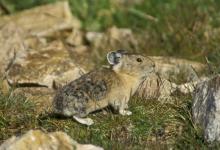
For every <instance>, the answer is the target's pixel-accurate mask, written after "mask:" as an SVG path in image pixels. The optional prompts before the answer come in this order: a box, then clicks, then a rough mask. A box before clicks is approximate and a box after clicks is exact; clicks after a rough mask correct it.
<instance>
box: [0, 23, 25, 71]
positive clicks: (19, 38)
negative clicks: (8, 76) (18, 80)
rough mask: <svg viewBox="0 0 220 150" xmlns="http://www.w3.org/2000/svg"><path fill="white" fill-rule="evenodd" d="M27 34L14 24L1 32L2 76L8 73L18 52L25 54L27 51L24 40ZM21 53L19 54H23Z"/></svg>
mask: <svg viewBox="0 0 220 150" xmlns="http://www.w3.org/2000/svg"><path fill="white" fill-rule="evenodd" d="M25 36H26V33H25V32H24V30H23V29H21V28H19V27H17V26H16V25H15V24H14V23H8V24H6V25H5V26H3V27H2V28H1V30H0V74H2V73H5V71H7V69H8V68H7V67H8V66H9V64H10V63H11V62H12V61H13V59H14V57H15V55H17V53H18V52H21V53H24V51H25V50H26V49H27V47H26V45H25V43H24V38H25ZM21 53H19V54H21Z"/></svg>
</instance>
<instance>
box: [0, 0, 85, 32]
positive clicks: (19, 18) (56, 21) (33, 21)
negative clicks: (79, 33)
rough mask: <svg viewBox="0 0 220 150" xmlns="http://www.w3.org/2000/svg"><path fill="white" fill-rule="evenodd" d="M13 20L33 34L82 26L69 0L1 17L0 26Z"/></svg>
mask: <svg viewBox="0 0 220 150" xmlns="http://www.w3.org/2000/svg"><path fill="white" fill-rule="evenodd" d="M9 22H13V23H15V24H16V26H19V27H21V28H23V29H24V30H26V31H28V32H29V34H30V35H33V36H48V35H51V34H52V33H54V32H57V31H61V30H66V29H72V28H80V26H81V23H80V21H79V20H78V19H77V18H76V17H74V16H73V15H72V13H71V10H70V7H69V4H68V2H67V1H63V2H57V3H52V4H48V5H44V6H38V7H35V8H32V9H29V10H24V11H22V12H19V13H16V14H13V15H10V16H3V17H1V18H0V27H1V26H3V25H5V24H8V23H9Z"/></svg>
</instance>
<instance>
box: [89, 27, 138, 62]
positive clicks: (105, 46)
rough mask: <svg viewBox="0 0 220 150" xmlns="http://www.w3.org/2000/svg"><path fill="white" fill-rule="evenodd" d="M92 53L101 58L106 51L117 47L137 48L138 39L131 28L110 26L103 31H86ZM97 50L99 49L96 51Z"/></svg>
mask: <svg viewBox="0 0 220 150" xmlns="http://www.w3.org/2000/svg"><path fill="white" fill-rule="evenodd" d="M85 37H86V39H87V41H88V42H89V43H90V45H91V49H92V50H93V54H94V55H95V57H96V58H98V59H101V58H102V57H103V55H105V54H106V52H107V51H113V50H117V49H121V48H122V49H126V50H134V51H136V50H137V47H138V41H137V39H136V37H135V36H134V34H133V32H132V30H131V29H128V28H117V27H111V28H109V29H108V30H107V31H106V32H105V33H99V32H88V33H86V35H85ZM98 50H99V51H98Z"/></svg>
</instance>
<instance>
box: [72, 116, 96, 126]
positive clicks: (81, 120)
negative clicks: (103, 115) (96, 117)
mask: <svg viewBox="0 0 220 150" xmlns="http://www.w3.org/2000/svg"><path fill="white" fill-rule="evenodd" d="M73 118H74V119H75V120H76V121H77V122H79V123H81V124H85V125H87V126H91V125H92V124H94V121H93V120H92V119H91V118H79V117H76V116H73Z"/></svg>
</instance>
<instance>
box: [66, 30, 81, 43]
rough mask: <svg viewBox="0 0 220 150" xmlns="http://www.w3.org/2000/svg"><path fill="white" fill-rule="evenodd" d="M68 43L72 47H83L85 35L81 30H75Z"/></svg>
mask: <svg viewBox="0 0 220 150" xmlns="http://www.w3.org/2000/svg"><path fill="white" fill-rule="evenodd" d="M66 42H67V43H68V44H70V45H72V46H80V45H83V33H82V32H81V31H80V30H77V29H73V30H72V33H71V34H70V35H69V36H68V38H67V40H66Z"/></svg>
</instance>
